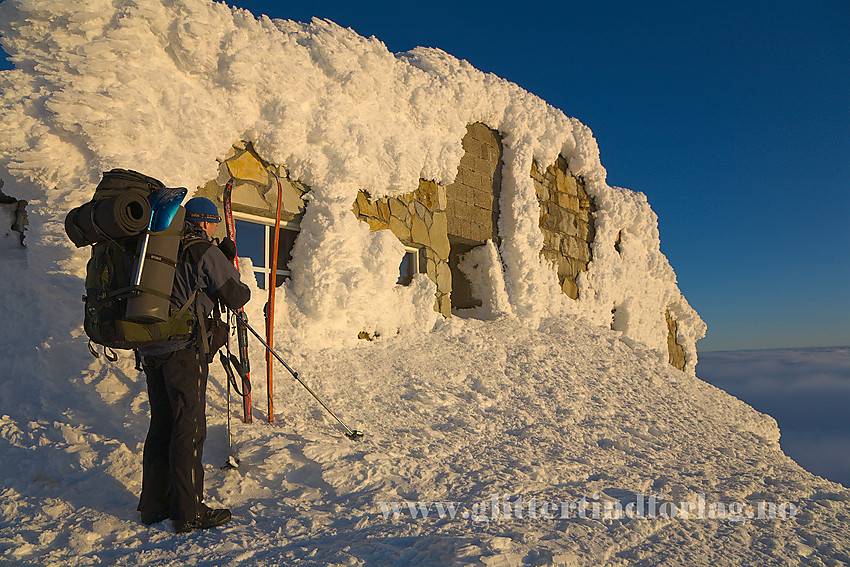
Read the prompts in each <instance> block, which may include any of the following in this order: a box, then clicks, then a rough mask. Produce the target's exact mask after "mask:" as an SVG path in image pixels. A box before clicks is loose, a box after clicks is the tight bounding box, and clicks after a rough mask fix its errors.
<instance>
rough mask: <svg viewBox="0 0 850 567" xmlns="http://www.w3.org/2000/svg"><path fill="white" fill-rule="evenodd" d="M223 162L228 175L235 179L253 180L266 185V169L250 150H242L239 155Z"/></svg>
mask: <svg viewBox="0 0 850 567" xmlns="http://www.w3.org/2000/svg"><path fill="white" fill-rule="evenodd" d="M225 163H226V164H227V170H228V171H229V172H230V175H232V176H233V177H234V178H235V179H243V180H245V181H253V182H255V183H259V184H260V185H266V184H268V182H269V173H268V171H266V168H265V167H263V164H261V163H260V162H259V160H258V159H257V158H255V157H254V155H253V154H251V152H243V153H242V155H240V156H239V157H235V158H232V159H229V160H227V161H226V162H225Z"/></svg>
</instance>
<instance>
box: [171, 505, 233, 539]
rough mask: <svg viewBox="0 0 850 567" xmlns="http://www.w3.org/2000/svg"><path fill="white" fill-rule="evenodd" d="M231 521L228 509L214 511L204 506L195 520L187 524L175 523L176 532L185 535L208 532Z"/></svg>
mask: <svg viewBox="0 0 850 567" xmlns="http://www.w3.org/2000/svg"><path fill="white" fill-rule="evenodd" d="M229 521H230V510H228V509H227V508H220V509H217V510H215V509H213V508H209V507H208V506H203V507H202V508H201V512H200V513H199V514H198V515H197V516H195V517H194V519H192V520H189V521H187V522H174V531H175V532H177V533H179V534H185V533H188V532H191V531H192V530H206V529H208V528H217V527H218V526H221V525H224V524H226V523H227V522H229Z"/></svg>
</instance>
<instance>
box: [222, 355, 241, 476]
mask: <svg viewBox="0 0 850 567" xmlns="http://www.w3.org/2000/svg"><path fill="white" fill-rule="evenodd" d="M228 352H229V349H228ZM218 357H219V360H221V365H222V366H224V371H225V372H226V373H227V462H226V463H224V464H223V465H222V466H221V467H219V468H220V469H222V470H228V469H235V468H237V467H238V466H239V458H238V457H237V456H236V455H234V454H233V434H232V433H231V429H230V387H231V384H232V383H234V382H236V378H234V377H233V369H232V368H230V364H229V361H228V360H227V358H226V357H225V356H224V353H223V352H221V351H218ZM237 392H238V390H237Z"/></svg>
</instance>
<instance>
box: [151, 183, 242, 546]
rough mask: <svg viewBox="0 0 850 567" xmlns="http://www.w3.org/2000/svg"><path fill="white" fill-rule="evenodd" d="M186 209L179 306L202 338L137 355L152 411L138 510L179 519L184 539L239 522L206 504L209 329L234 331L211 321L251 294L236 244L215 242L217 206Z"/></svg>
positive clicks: (157, 518)
mask: <svg viewBox="0 0 850 567" xmlns="http://www.w3.org/2000/svg"><path fill="white" fill-rule="evenodd" d="M185 209H186V221H185V224H184V228H183V236H182V239H181V244H180V246H181V249H180V254H179V256H178V263H177V268H176V272H175V279H174V287H173V290H172V294H171V305H172V306H173V307H174V308H175V309H180V308H181V307H183V306H184V305H186V304H187V302H191V303H192V305H191V306H190V307H191V308H192V309H193V310H194V311H195V314H196V316H197V318H198V325H197V330H196V332H195V337H194V338H192V339H188V340H176V341H173V340H172V341H166V342H164V343H161V344H158V345H156V346H152V347H147V348H145V349H138V350H137V355H138V358H139V360H140V362H141V366H142V369H143V370H144V373H145V377H146V381H147V389H148V397H149V399H150V411H151V422H150V428H149V430H148V434H147V437H146V439H145V445H144V453H143V457H142V494H141V497H140V499H139V506H138V510H139V512H141V520H142V523H144V524H147V525H151V524H155V523H158V522H161V521H164V520H166V519H168V518H171V521H172V523H173V525H174V530H175V531H176V532H178V533H186V532H191V531H193V530H196V529H207V528H213V527H216V526H220V525H223V524H225V523H227V522H228V521H230V518H231V513H230V510H227V509H213V508H210V507H209V506H207V505H206V504H204V502H203V500H204V495H203V492H204V469H203V464H202V462H201V460H202V455H203V448H204V440H205V439H206V386H207V375H208V370H209V368H208V364H209V361H210V360H211V353H214V352H215V350H218V348H220V346H221V344H217V345H216V337H210V336H209V335H210V333H209V332H208V331H209V330H210V329H216V328H222V327H223V328H222V331H223V332H225V333H226V330H225V329H226V326H219V325H216V324H215V322H214V321H213V320H212V319H209V317H210V315H211V314H212V313H213V312H214V306H215V304H216V303H217V302H221V303H222V304H224V305H225V306H226V307H228V308H230V309H234V310H235V309H238V308H240V307H242V306H243V305H244V304H245V303H247V302H248V299H250V295H251V292H250V290H249V288H248V286H246V285H245V284H244V283H242V282H241V281H240V278H239V272H238V271H237V270H236V268H235V267H234V266H233V258H234V257H235V255H236V247H235V245H234V243H233V241H232V240H230V239H225V240H224V241H222V242H221V244H219V245H218V246H216V245H215V243H214V242H213V240H212V236H213V234H214V232H215V229H216V226H217V224H218V223H219V222H220V221H221V217H220V216H219V213H218V209H217V208H216V206H215V204H214V203H213V202H212V201H210V200H209V199H206V198H204V197H195V198H192V199H190V200H189V201H188V202H187V203H186V205H185ZM211 339H212V344H211V342H210V340H211ZM223 340H226V336H225V337H223ZM219 341H220V342H223V341H222V340H221V339H219ZM208 355H209V357H208Z"/></svg>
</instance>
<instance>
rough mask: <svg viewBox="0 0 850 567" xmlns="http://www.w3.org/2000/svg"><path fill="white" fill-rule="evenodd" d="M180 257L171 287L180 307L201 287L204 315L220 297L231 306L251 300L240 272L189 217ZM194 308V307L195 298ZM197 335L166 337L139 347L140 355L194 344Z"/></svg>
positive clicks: (210, 310) (208, 312) (210, 311)
mask: <svg viewBox="0 0 850 567" xmlns="http://www.w3.org/2000/svg"><path fill="white" fill-rule="evenodd" d="M178 258H179V261H178V263H177V269H176V271H175V274H174V287H173V288H172V290H171V305H172V306H173V307H175V308H176V309H180V308H181V307H183V305H184V304H185V303H186V301H187V300H189V298H190V297H191V296H192V293H193V292H194V291H195V290H198V297H199V299H200V304H201V311H202V313H200V314H197V315H199V316H202V317H204V318H207V317H209V316H210V314H211V313H212V311H213V306H214V305H215V302H216V301H221V302H222V303H223V304H224V305H226V306H227V307H229V308H230V309H239V308H240V307H242V306H243V305H245V304H246V303H247V302H248V299H250V297H251V291H250V289H249V288H248V286H247V285H245V284H244V283H242V282H241V281H240V280H239V272H238V271H237V270H236V268H235V267H234V266H233V262H231V261H229V260H228V259H227V258H226V257H225V256H224V254H223V253H222V252H221V250H219V248H218V246H216V245H215V244H214V243H213V242H212V240H211V239H210V237H209V236H207V234H206V233H205V232H204V230H203V229H202V228H201V227H200V226H198V225H197V224H195V223H193V222H189V221H187V222H186V224H185V226H184V228H183V238H182V240H181V242H180V253H179V255H178ZM191 309H192V310H193V311H194V310H195V305H194V300H193V305H192V306H191ZM196 342H197V341H196V340H195V339H192V340H189V341H186V340H183V341H167V342H164V343H162V344H159V345H156V346H153V347H148V348H146V349H139V354H140V355H141V356H154V355H159V354H165V353H167V352H174V351H176V350H180V349H183V348H187V347H189V346H192V345H193V344H194V343H196Z"/></svg>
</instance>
